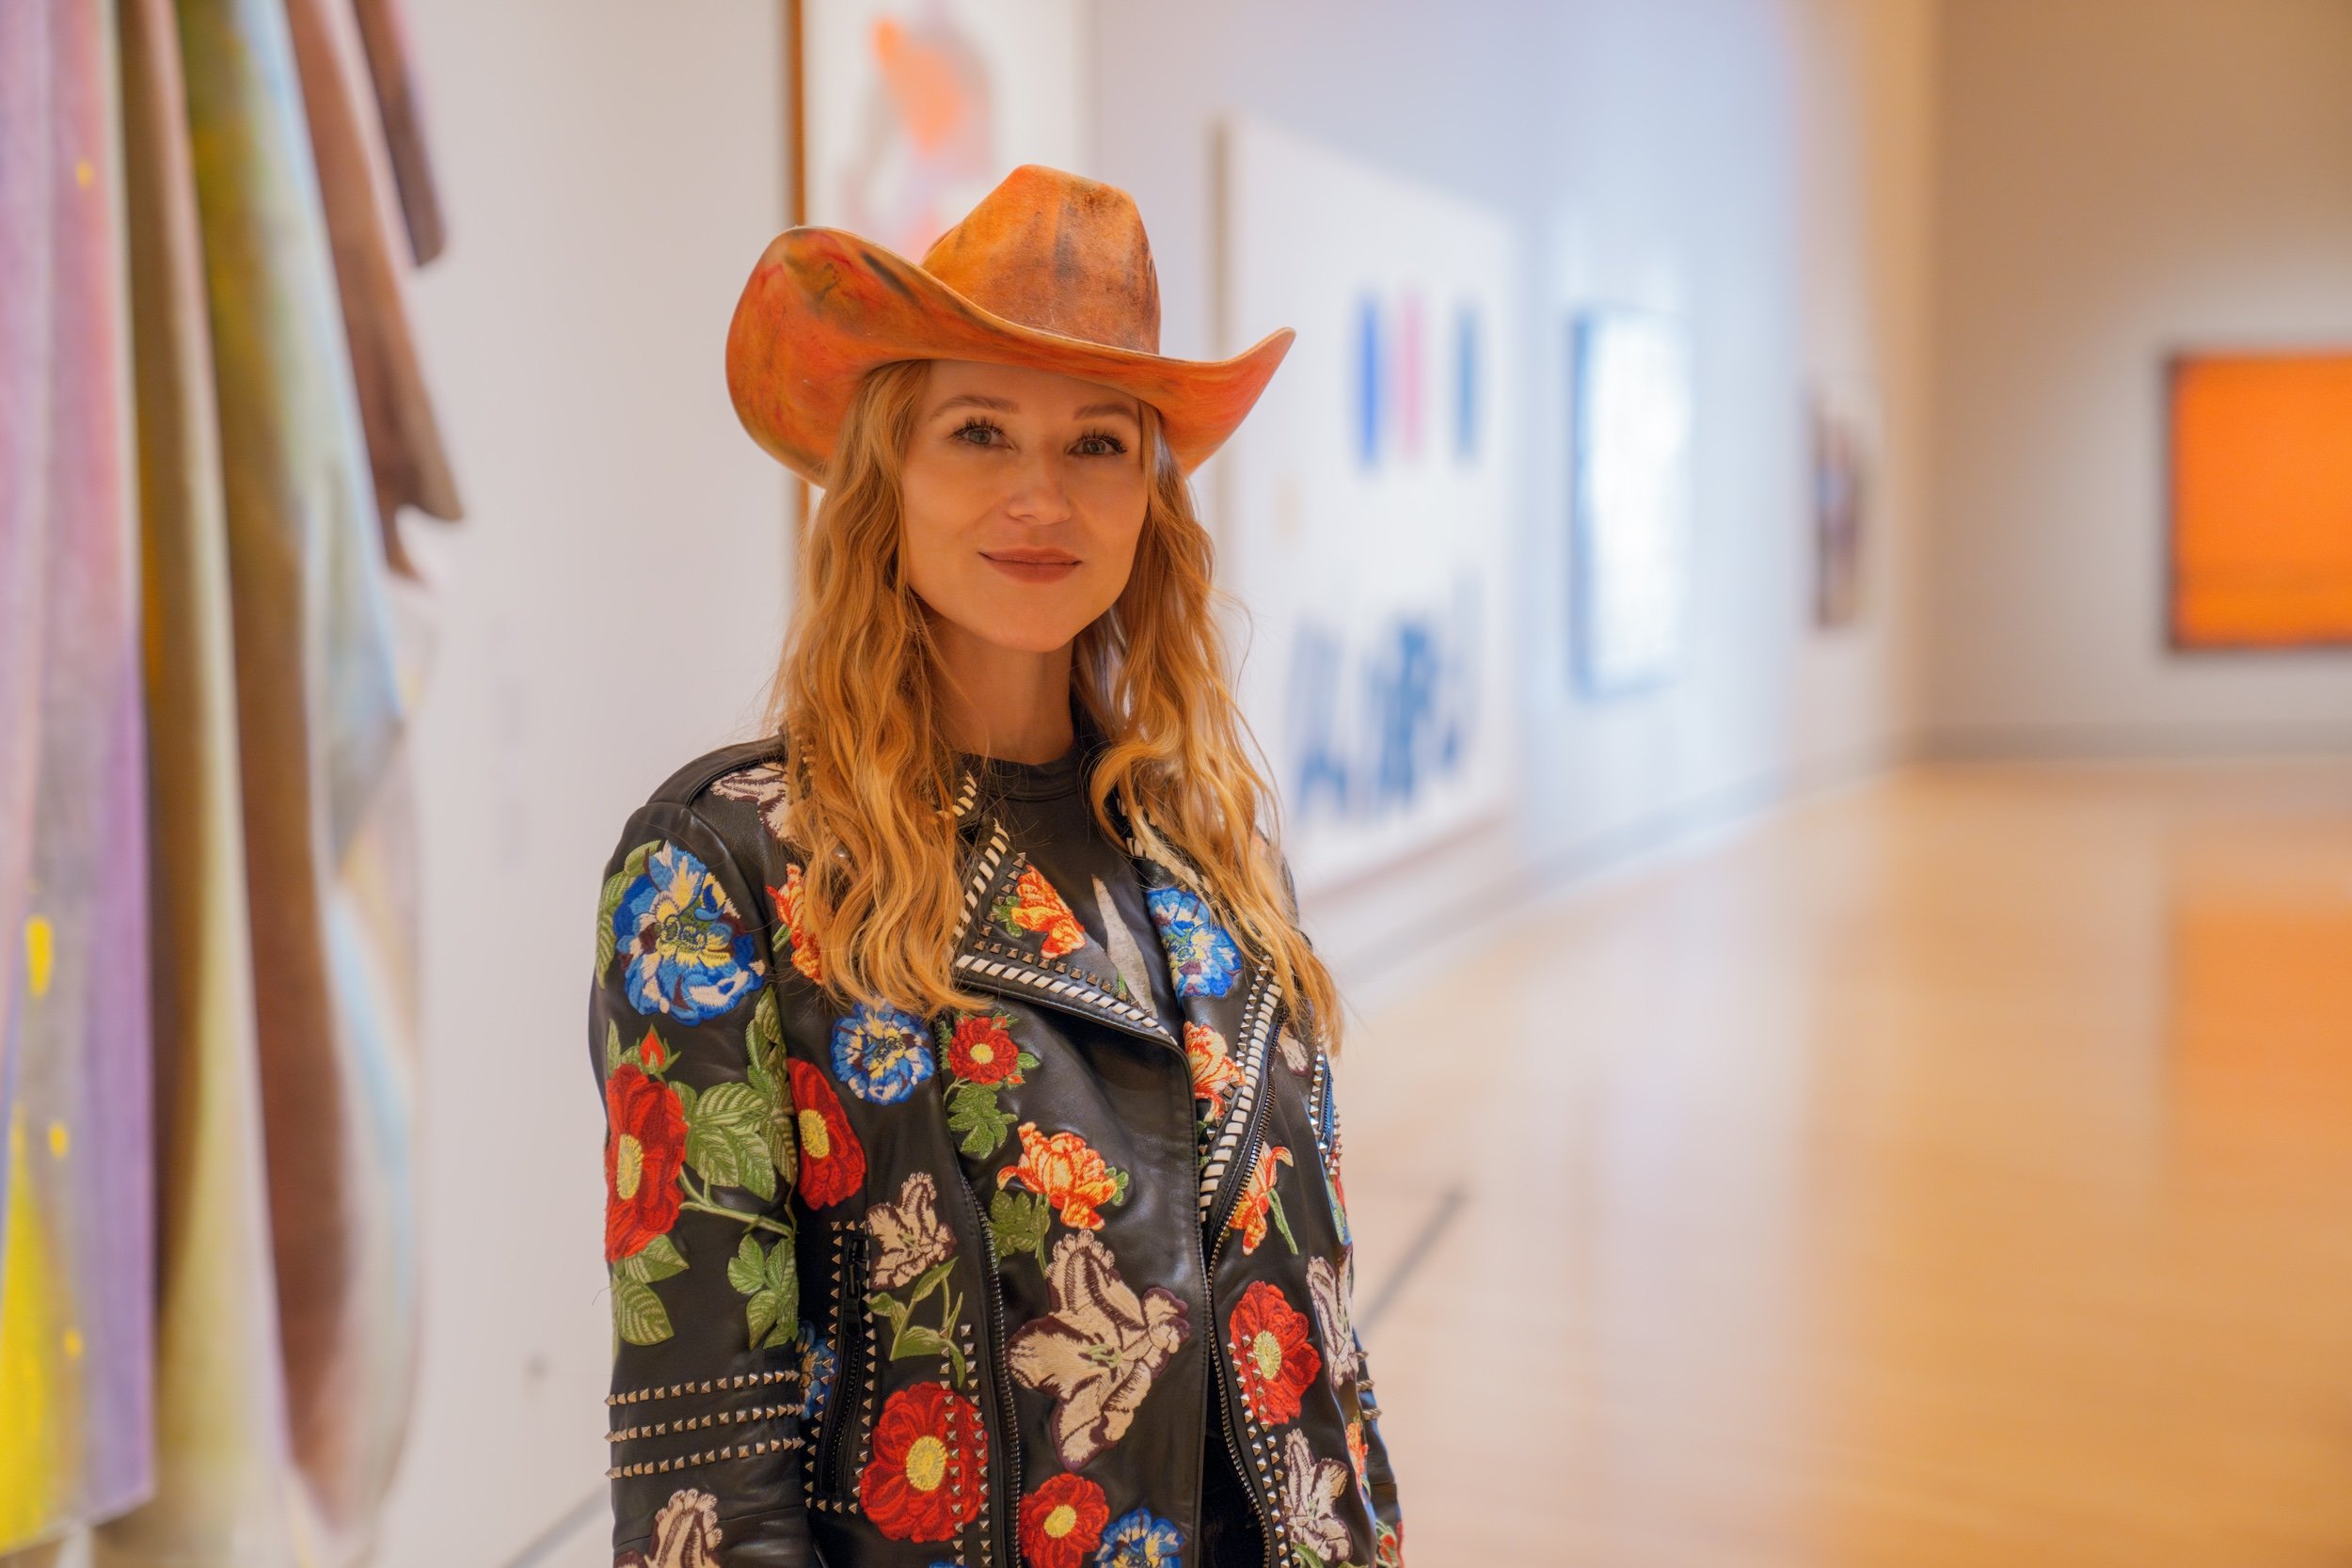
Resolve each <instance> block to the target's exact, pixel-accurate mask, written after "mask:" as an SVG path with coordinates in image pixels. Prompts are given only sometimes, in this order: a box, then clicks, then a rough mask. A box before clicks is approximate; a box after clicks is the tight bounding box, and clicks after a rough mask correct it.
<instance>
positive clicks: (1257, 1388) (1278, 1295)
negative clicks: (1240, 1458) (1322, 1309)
mask: <svg viewBox="0 0 2352 1568" xmlns="http://www.w3.org/2000/svg"><path fill="white" fill-rule="evenodd" d="M1226 1321H1227V1323H1229V1324H1230V1325H1231V1328H1232V1332H1231V1333H1229V1334H1228V1335H1227V1337H1226V1343H1227V1345H1228V1346H1229V1347H1230V1348H1231V1349H1232V1353H1233V1366H1234V1368H1235V1370H1238V1371H1239V1372H1240V1373H1241V1387H1242V1395H1243V1397H1244V1398H1245V1399H1247V1400H1248V1402H1249V1409H1250V1413H1251V1414H1252V1415H1254V1416H1256V1417H1257V1418H1258V1419H1259V1420H1261V1421H1263V1422H1264V1423H1265V1424H1266V1425H1268V1426H1280V1425H1282V1424H1283V1423H1284V1422H1286V1421H1295V1420H1296V1419H1297V1418H1298V1402H1299V1397H1300V1396H1301V1395H1303V1394H1305V1393H1306V1391H1307V1390H1308V1389H1309V1388H1311V1387H1312V1386H1314V1381H1315V1378H1316V1376H1317V1374H1319V1373H1320V1372H1321V1371H1322V1370H1323V1357H1322V1356H1320V1355H1318V1354H1315V1347H1314V1343H1313V1341H1312V1340H1311V1339H1310V1338H1308V1335H1307V1320H1306V1319H1305V1318H1304V1317H1303V1316H1301V1315H1300V1313H1299V1311H1298V1309H1297V1308H1296V1307H1293V1306H1292V1305H1291V1304H1290V1303H1289V1301H1288V1300H1286V1299H1284V1297H1283V1295H1282V1291H1281V1289H1280V1287H1279V1286H1276V1285H1273V1284H1269V1283H1268V1282H1267V1281H1265V1280H1263V1279H1261V1280H1259V1281H1258V1282H1257V1283H1256V1284H1254V1285H1252V1286H1250V1287H1249V1289H1248V1290H1247V1291H1243V1292H1242V1293H1241V1304H1240V1305H1239V1306H1237V1307H1234V1308H1233V1315H1232V1317H1231V1318H1230V1319H1228V1320H1226Z"/></svg>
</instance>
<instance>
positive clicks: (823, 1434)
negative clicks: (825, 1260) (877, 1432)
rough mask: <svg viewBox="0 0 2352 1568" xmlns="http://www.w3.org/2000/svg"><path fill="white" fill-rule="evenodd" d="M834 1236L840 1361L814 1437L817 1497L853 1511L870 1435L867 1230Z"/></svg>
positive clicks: (848, 1227) (847, 1228) (853, 1228)
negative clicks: (864, 1447) (863, 1446)
mask: <svg viewBox="0 0 2352 1568" xmlns="http://www.w3.org/2000/svg"><path fill="white" fill-rule="evenodd" d="M841 1225H842V1227H841V1229H840V1230H839V1231H838V1232H837V1233H836V1236H835V1246H836V1247H837V1249H838V1250H837V1251H836V1253H835V1257H836V1258H837V1259H838V1266H837V1267H836V1268H835V1270H834V1277H835V1279H836V1281H837V1284H836V1287H835V1290H834V1321H833V1342H834V1348H835V1353H836V1354H837V1355H838V1357H839V1362H838V1365H837V1366H836V1367H835V1369H834V1386H833V1398H832V1399H831V1400H828V1401H827V1402H826V1403H825V1420H824V1425H823V1426H822V1427H821V1428H820V1429H819V1430H818V1434H817V1452H816V1455H815V1473H814V1475H813V1476H812V1477H811V1478H810V1481H811V1483H812V1485H813V1486H814V1488H815V1489H816V1491H817V1493H818V1495H819V1496H820V1497H824V1498H826V1499H827V1500H828V1501H830V1502H832V1503H833V1504H834V1505H835V1506H846V1507H854V1506H856V1502H857V1473H858V1470H859V1468H860V1467H861V1465H863V1463H864V1460H863V1457H862V1456H861V1455H860V1454H859V1452H858V1449H859V1448H860V1447H861V1444H860V1441H859V1437H860V1434H861V1433H866V1432H870V1431H871V1430H872V1421H873V1418H872V1414H871V1409H870V1397H871V1394H872V1384H873V1373H872V1370H871V1369H872V1367H873V1364H874V1356H873V1346H872V1343H871V1339H870V1333H869V1330H870V1326H871V1325H870V1323H869V1322H868V1320H867V1317H866V1231H865V1229H864V1227H861V1226H858V1225H856V1224H855V1223H854V1222H841Z"/></svg>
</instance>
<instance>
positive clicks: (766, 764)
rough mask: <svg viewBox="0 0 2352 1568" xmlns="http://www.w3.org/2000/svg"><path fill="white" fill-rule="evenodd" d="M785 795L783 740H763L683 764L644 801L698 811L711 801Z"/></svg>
mask: <svg viewBox="0 0 2352 1568" xmlns="http://www.w3.org/2000/svg"><path fill="white" fill-rule="evenodd" d="M783 791H784V740H783V738H782V737H781V736H759V737H757V738H755V739H752V740H739V741H736V742H734V743H733V744H731V745H726V746H715V747H713V748H711V749H710V750H709V751H707V752H703V753H702V755H700V756H698V757H695V758H693V759H691V761H688V762H686V763H683V764H681V765H680V766H679V767H678V768H676V769H675V770H674V771H673V772H672V773H671V774H670V776H669V777H668V778H666V779H664V780H662V781H661V783H660V784H658V785H656V786H655V788H654V791H653V793H652V794H650V795H648V796H646V797H645V803H646V804H647V805H649V806H650V805H663V804H667V805H675V806H690V807H699V806H703V805H705V804H706V803H707V802H708V801H710V800H752V801H755V802H756V801H764V800H769V799H779V798H781V796H782V794H783Z"/></svg>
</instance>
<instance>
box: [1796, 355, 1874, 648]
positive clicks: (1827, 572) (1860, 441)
mask: <svg viewBox="0 0 2352 1568" xmlns="http://www.w3.org/2000/svg"><path fill="white" fill-rule="evenodd" d="M1810 415H1811V419H1810V424H1811V427H1812V428H1811V435H1812V444H1813V466H1812V474H1813V509H1812V510H1813V624H1814V625H1815V626H1820V627H1821V628H1823V629H1825V630H1826V629H1829V628H1833V627H1836V626H1851V625H1853V624H1854V623H1855V622H1856V621H1858V620H1860V619H1861V618H1862V579H1863V551H1864V537H1865V533H1866V531H1867V527H1868V518H1869V513H1868V501H1869V474H1868V469H1867V464H1866V460H1865V457H1864V451H1865V444H1866V443H1865V438H1864V436H1863V431H1862V426H1861V424H1860V423H1859V421H1858V420H1856V419H1855V418H1854V416H1853V415H1852V413H1851V411H1850V410H1848V409H1846V408H1845V407H1843V406H1841V405H1840V404H1837V403H1836V402H1835V401H1833V400H1832V399H1831V398H1830V397H1829V395H1828V394H1826V393H1817V394H1816V395H1815V396H1814V398H1813V401H1812V404H1811V408H1810Z"/></svg>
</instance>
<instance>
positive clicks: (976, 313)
mask: <svg viewBox="0 0 2352 1568" xmlns="http://www.w3.org/2000/svg"><path fill="white" fill-rule="evenodd" d="M1294 336H1295V334H1294V333H1293V332H1292V331H1291V329H1290V328H1289V327H1282V328H1280V329H1279V330H1277V331H1274V332H1269V333H1267V334H1266V336H1265V337H1264V338H1263V339H1261V340H1259V341H1257V342H1256V343H1254V344H1252V345H1251V346H1250V347H1249V348H1248V349H1247V350H1245V351H1243V352H1242V353H1240V354H1237V355H1235V356H1232V358H1230V359H1173V358H1169V357H1167V356H1163V355H1157V354H1145V353H1141V352H1138V351H1136V350H1134V349H1124V348H1117V347H1114V346H1112V345H1109V344H1106V343H1096V342H1089V341H1087V340H1085V339H1082V338H1070V337H1064V336H1063V335H1062V334H1060V333H1057V332H1047V331H1044V330H1041V329H1040V328H1038V327H1034V326H1025V325H1022V324H1020V323H1019V322H1014V321H1008V320H1007V319H1005V318H1004V317H1002V316H999V315H996V314H994V313H993V312H992V311H989V310H986V309H982V308H981V307H979V306H977V305H975V304H974V303H972V301H971V300H969V299H967V298H965V297H964V296H963V295H962V294H961V293H957V292H956V291H955V290H953V289H951V288H949V287H948V286H947V285H946V284H945V283H943V282H941V281H940V280H939V279H938V278H936V277H932V276H931V275H930V273H928V272H925V271H924V270H923V269H922V268H921V267H919V266H916V265H915V264H914V262H912V261H907V260H906V259H905V258H904V257H902V256H898V255H897V254H895V253H893V252H891V251H888V250H885V249H883V248H882V246H880V245H875V244H873V243H872V242H870V241H868V240H866V239H864V238H862V237H860V236H859V235H856V234H852V233H850V232H849V231H848V230H841V229H822V228H802V229H787V230H785V231H784V232H783V233H781V234H779V235H777V236H776V237H775V239H774V240H772V241H771V242H770V244H769V245H768V249H767V250H766V252H765V253H764V254H762V255H761V257H760V259H759V264H758V265H757V266H755V267H754V268H753V269H752V276H751V281H749V282H748V283H746V284H744V286H743V294H742V297H741V298H740V299H739V300H738V301H737V302H736V306H735V319H734V321H733V322H732V323H730V324H729V325H728V327H727V390H728V391H729V392H730V393H731V394H733V396H734V398H735V411H736V413H737V415H738V416H739V417H740V418H741V420H742V421H743V428H744V429H745V430H747V431H749V432H751V435H752V438H753V439H754V440H755V441H757V442H758V443H759V444H760V446H761V447H763V448H765V449H766V450H767V451H768V452H769V453H770V454H771V455H772V456H774V457H775V458H776V460H777V461H778V462H780V463H782V464H784V465H785V466H786V467H788V468H790V469H792V470H793V471H794V472H795V473H798V474H799V475H801V477H802V478H803V479H806V480H808V481H809V482H810V483H815V484H822V483H824V473H825V467H826V465H827V464H828V463H829V462H830V461H831V460H832V458H833V451H834V440H835V438H836V436H838V435H839V432H840V429H841V421H842V419H843V417H844V416H845V415H847V413H848V412H849V407H850V399H851V398H852V397H853V396H854V395H855V394H856V391H857V385H858V382H859V381H860V380H861V379H862V378H863V377H864V376H865V374H866V372H867V371H870V370H872V369H873V368H874V367H875V366H877V365H884V364H888V363H890V362H891V361H892V360H894V359H977V360H981V361H984V362H987V363H992V364H1006V365H1027V366H1033V367H1035V368H1036V369H1039V370H1045V371H1053V372H1057V373H1059V374H1063V375H1071V376H1076V377H1078V378H1079V379H1081V380H1084V381H1094V382H1100V383H1102V384H1103V385H1104V386H1108V387H1116V388H1119V389H1120V390H1121V391H1124V392H1131V393H1133V394H1134V395H1135V396H1136V397H1138V398H1140V399H1142V400H1143V401H1144V402H1146V403H1148V404H1152V407H1154V408H1156V409H1158V410H1159V413H1160V420H1161V428H1162V430H1163V432H1164V433H1165V435H1166V437H1167V440H1168V447H1169V449H1170V450H1171V451H1172V452H1173V454H1174V456H1175V458H1176V463H1177V467H1180V468H1182V469H1183V470H1184V472H1185V473H1187V474H1189V473H1190V472H1191V471H1192V470H1193V469H1194V468H1196V467H1199V466H1200V463H1201V462H1202V461H1203V460H1204V459H1206V458H1207V457H1208V456H1209V454H1210V453H1212V452H1214V451H1216V449H1217V448H1218V447H1220V446H1222V445H1224V443H1225V438H1226V437H1227V436H1231V435H1232V433H1233V431H1234V429H1235V427H1237V426H1238V425H1239V424H1240V423H1241V421H1242V420H1243V418H1244V417H1245V416H1247V415H1248V412H1249V410H1250V408H1251V407H1252V406H1253V405H1254V404H1256V403H1257V401H1258V395H1259V394H1260V393H1261V392H1263V391H1264V390H1265V386H1266V383H1267V381H1269V380H1270V379H1272V377H1273V375H1274V371H1275V367H1276V366H1278V365H1279V364H1280V363H1281V362H1282V356H1283V355H1284V354H1286V353H1288V352H1289V351H1290V345H1291V339H1292V338H1293V337H1294Z"/></svg>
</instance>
